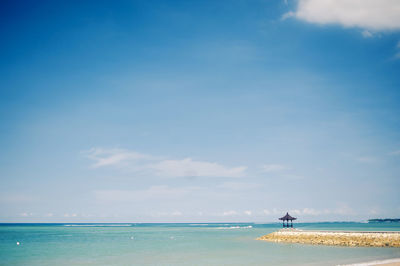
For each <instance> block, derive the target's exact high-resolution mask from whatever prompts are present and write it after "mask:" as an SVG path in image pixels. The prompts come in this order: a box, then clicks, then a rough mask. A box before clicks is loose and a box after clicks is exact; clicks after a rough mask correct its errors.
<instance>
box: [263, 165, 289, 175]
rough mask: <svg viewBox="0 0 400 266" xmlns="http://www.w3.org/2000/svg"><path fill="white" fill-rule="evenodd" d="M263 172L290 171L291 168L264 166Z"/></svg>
mask: <svg viewBox="0 0 400 266" xmlns="http://www.w3.org/2000/svg"><path fill="white" fill-rule="evenodd" d="M261 169H262V171H263V172H267V173H268V172H280V171H283V170H287V169H289V167H287V166H285V165H282V164H264V165H262V166H261Z"/></svg>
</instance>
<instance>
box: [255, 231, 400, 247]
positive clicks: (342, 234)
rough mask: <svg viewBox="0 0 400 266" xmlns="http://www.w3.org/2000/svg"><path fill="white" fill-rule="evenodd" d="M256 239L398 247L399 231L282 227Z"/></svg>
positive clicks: (399, 245)
mask: <svg viewBox="0 0 400 266" xmlns="http://www.w3.org/2000/svg"><path fill="white" fill-rule="evenodd" d="M257 240H264V241H270V242H287V243H301V244H317V245H336V246H352V247H400V232H357V231H303V230H297V229H282V230H279V231H277V232H274V233H271V234H268V235H265V236H262V237H259V238H257Z"/></svg>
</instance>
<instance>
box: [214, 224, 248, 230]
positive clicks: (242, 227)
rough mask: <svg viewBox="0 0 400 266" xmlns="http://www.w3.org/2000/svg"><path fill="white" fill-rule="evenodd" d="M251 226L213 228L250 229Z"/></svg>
mask: <svg viewBox="0 0 400 266" xmlns="http://www.w3.org/2000/svg"><path fill="white" fill-rule="evenodd" d="M250 228H253V226H251V225H249V226H230V227H216V228H215V229H223V230H231V229H250Z"/></svg>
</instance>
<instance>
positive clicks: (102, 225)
mask: <svg viewBox="0 0 400 266" xmlns="http://www.w3.org/2000/svg"><path fill="white" fill-rule="evenodd" d="M64 226H74V227H127V226H132V224H64Z"/></svg>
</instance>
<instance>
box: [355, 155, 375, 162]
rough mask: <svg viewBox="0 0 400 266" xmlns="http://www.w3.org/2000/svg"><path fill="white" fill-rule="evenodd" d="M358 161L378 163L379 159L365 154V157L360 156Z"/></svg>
mask: <svg viewBox="0 0 400 266" xmlns="http://www.w3.org/2000/svg"><path fill="white" fill-rule="evenodd" d="M357 161H358V162H360V163H376V162H377V161H378V159H377V158H375V157H371V156H363V157H358V158H357Z"/></svg>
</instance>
